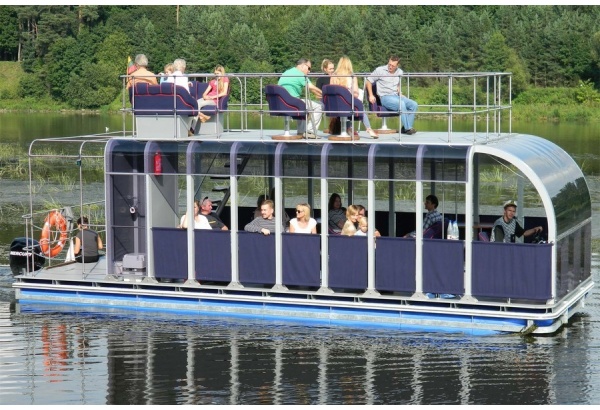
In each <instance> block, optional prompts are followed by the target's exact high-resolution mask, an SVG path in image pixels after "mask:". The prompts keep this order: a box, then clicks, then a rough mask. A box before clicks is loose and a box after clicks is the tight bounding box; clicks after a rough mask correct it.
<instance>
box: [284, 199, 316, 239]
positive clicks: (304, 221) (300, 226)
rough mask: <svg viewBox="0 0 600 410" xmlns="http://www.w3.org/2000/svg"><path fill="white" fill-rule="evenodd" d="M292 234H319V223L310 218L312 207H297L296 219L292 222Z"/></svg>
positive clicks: (302, 205)
mask: <svg viewBox="0 0 600 410" xmlns="http://www.w3.org/2000/svg"><path fill="white" fill-rule="evenodd" d="M290 233H317V221H316V220H315V219H314V218H311V217H310V205H309V204H298V205H296V217H295V218H293V219H291V220H290Z"/></svg>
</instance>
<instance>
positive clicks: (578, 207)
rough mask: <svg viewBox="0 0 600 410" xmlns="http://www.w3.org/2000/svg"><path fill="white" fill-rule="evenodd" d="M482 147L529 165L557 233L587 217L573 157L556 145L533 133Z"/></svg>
mask: <svg viewBox="0 0 600 410" xmlns="http://www.w3.org/2000/svg"><path fill="white" fill-rule="evenodd" d="M475 149H476V150H477V149H478V148H477V147H475ZM483 150H484V151H485V152H488V153H490V154H492V155H497V156H500V157H504V158H508V159H509V160H510V157H513V158H516V159H520V160H522V161H523V162H525V164H527V166H528V167H529V168H531V171H533V174H534V176H533V178H538V179H539V181H540V183H541V184H542V185H543V187H544V189H545V191H546V192H540V195H543V196H544V195H547V196H548V197H549V199H550V200H551V201H552V204H553V205H554V212H555V214H556V223H557V233H558V235H560V234H561V233H563V232H566V231H568V230H569V229H570V228H572V227H574V226H576V225H577V224H579V223H581V222H582V221H585V220H586V219H588V218H590V217H591V212H592V208H591V198H590V192H589V188H588V185H587V182H586V180H585V177H584V175H583V173H582V171H581V169H580V168H579V167H578V166H577V164H576V163H575V161H574V160H573V158H571V157H570V156H569V154H567V153H566V152H565V151H564V150H563V149H562V148H560V147H559V146H558V145H556V144H554V143H553V142H551V141H548V140H545V139H543V138H540V137H535V136H533V135H519V136H518V137H517V138H511V139H507V140H502V141H499V142H497V143H493V144H490V145H489V146H487V147H485V148H483ZM494 151H496V152H494ZM511 162H514V161H511ZM526 175H527V173H526ZM530 179H531V178H530Z"/></svg>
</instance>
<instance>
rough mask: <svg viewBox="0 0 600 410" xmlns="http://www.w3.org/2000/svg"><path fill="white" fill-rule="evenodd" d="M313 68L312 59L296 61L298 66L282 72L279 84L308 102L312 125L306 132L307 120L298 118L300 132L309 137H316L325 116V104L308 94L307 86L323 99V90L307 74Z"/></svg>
mask: <svg viewBox="0 0 600 410" xmlns="http://www.w3.org/2000/svg"><path fill="white" fill-rule="evenodd" d="M311 69H312V64H311V62H310V60H307V59H306V58H301V59H299V60H298V61H296V67H292V68H290V69H289V70H286V71H285V72H284V73H283V74H281V78H280V79H279V83H278V84H279V85H280V86H282V87H283V88H285V89H286V90H287V91H288V92H289V93H290V95H291V96H292V97H296V98H300V99H301V100H302V101H304V102H305V103H306V108H307V109H308V111H309V112H310V122H311V125H312V127H311V128H310V129H309V130H308V132H306V121H304V120H298V134H299V135H304V133H305V132H306V137H307V138H316V136H317V130H318V129H319V124H320V123H321V117H322V116H323V106H322V105H321V103H319V102H316V101H312V100H311V99H310V98H308V97H307V96H306V88H308V89H309V90H310V92H312V93H313V94H314V95H315V96H316V97H317V98H319V99H321V97H322V92H321V90H319V89H318V88H317V87H316V86H315V85H313V84H312V83H311V82H310V80H309V79H308V77H307V75H308V73H310V70H311Z"/></svg>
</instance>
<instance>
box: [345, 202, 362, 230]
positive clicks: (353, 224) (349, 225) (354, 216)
mask: <svg viewBox="0 0 600 410" xmlns="http://www.w3.org/2000/svg"><path fill="white" fill-rule="evenodd" d="M346 218H347V220H346V222H345V223H344V226H343V227H342V235H347V236H353V235H354V234H355V233H356V231H357V227H358V207H357V206H356V205H350V206H349V207H348V210H347V211H346Z"/></svg>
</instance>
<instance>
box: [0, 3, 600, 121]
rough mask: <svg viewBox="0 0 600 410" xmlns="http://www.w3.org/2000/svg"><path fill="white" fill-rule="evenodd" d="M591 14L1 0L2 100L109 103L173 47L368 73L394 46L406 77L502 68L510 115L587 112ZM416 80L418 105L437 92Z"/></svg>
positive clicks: (186, 54)
mask: <svg viewBox="0 0 600 410" xmlns="http://www.w3.org/2000/svg"><path fill="white" fill-rule="evenodd" d="M599 17H600V8H598V7H595V6H289V5H285V6H231V5H227V6H204V5H203V6H0V22H1V24H0V60H3V62H0V63H1V64H2V65H0V103H1V106H2V108H4V109H12V110H25V109H34V110H64V109H93V110H97V109H104V110H117V109H119V108H121V89H122V79H120V78H119V75H122V74H124V73H125V70H126V66H127V61H128V57H134V56H135V54H138V53H144V54H146V55H147V56H148V58H149V60H150V67H149V69H150V70H151V71H153V72H155V73H158V72H160V71H162V69H163V67H164V65H165V64H166V63H168V62H172V61H173V60H174V59H175V58H179V57H182V58H185V59H186V61H187V72H194V73H206V72H211V71H212V69H213V68H214V66H215V65H217V64H222V65H224V66H225V68H226V71H227V72H229V73H256V72H274V73H277V72H282V71H284V70H285V69H287V68H289V67H291V66H292V65H293V64H294V62H295V61H296V60H297V59H298V58H299V57H302V56H306V57H309V58H311V59H312V61H313V73H316V72H318V71H319V70H318V67H319V66H320V61H321V60H322V59H324V58H329V59H331V60H333V61H336V62H337V59H338V58H339V57H340V56H342V55H347V56H349V57H350V58H351V59H352V61H353V62H354V69H355V71H356V72H370V71H372V70H373V69H374V68H375V67H376V66H378V65H382V64H385V63H386V61H387V57H388V56H389V55H390V54H396V55H398V56H399V57H400V58H401V67H402V68H403V69H404V70H405V71H407V72H409V73H411V72H471V71H497V72H511V73H513V79H512V93H513V95H512V98H513V103H514V106H515V110H514V113H513V118H516V119H528V120H529V119H531V120H535V119H543V120H551V121H594V120H597V119H598V117H599V116H600V114H598V112H599V111H600V110H598V105H599V104H600V103H599V101H600V94H599V93H598V91H597V89H598V85H599V84H600V70H599V63H600V18H599ZM399 28H402V29H399ZM6 64H9V65H6ZM10 64H12V65H10ZM417 85H418V86H420V87H422V90H423V91H422V92H420V93H419V95H418V101H419V102H420V103H421V104H423V105H425V104H431V103H436V99H439V97H440V96H441V95H443V93H439V92H438V91H439V90H438V88H439V87H438V86H439V84H436V83H435V82H431V81H430V82H425V81H423V82H422V83H421V84H417ZM254 88H256V90H250V89H249V91H251V92H250V93H249V94H248V99H247V102H248V103H253V102H256V101H257V98H258V96H259V94H260V90H259V89H258V87H254ZM236 93H239V90H236V89H232V101H235V100H236V98H239V97H238V95H236ZM517 108H518V109H517Z"/></svg>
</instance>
